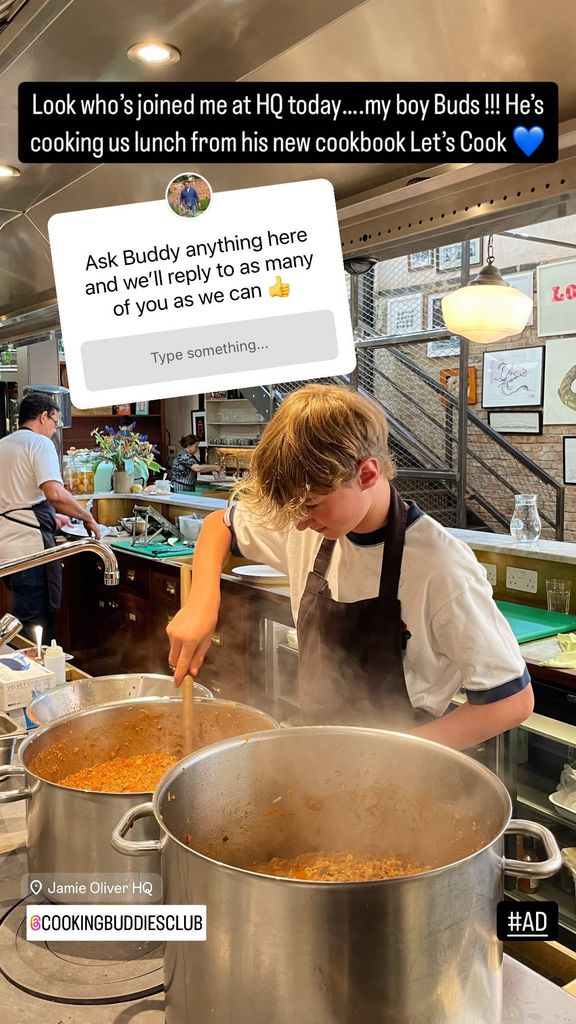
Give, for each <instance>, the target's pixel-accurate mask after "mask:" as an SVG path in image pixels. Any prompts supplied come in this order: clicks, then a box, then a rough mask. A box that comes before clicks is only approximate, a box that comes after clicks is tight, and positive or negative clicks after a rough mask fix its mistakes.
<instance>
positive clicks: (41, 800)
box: [0, 698, 278, 903]
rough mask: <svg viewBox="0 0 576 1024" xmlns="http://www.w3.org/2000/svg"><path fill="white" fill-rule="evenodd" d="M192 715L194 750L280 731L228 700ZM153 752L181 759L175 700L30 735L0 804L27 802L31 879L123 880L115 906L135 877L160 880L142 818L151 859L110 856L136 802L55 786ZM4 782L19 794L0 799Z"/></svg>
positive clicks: (111, 711) (153, 835) (202, 703)
mask: <svg viewBox="0 0 576 1024" xmlns="http://www.w3.org/2000/svg"><path fill="white" fill-rule="evenodd" d="M194 710H195V729H196V732H195V745H196V747H199V746H201V745H202V744H205V743H214V742H218V741H219V740H220V739H222V738H224V737H226V736H234V735H245V734H247V733H250V732H254V731H255V730H260V729H270V728H278V726H277V723H276V722H274V720H273V719H272V718H270V717H269V716H268V715H265V714H264V713H263V712H262V711H257V710H256V708H250V707H247V706H246V705H244V704H235V703H234V702H233V701H224V700H198V701H196V702H195V708H194ZM157 752H167V753H174V754H175V755H176V756H180V755H181V753H182V701H181V700H177V699H175V698H167V699H165V700H158V699H153V700H147V699H146V698H143V699H140V700H134V701H131V702H129V703H124V704H112V705H109V706H107V707H102V708H92V709H89V710H87V711H82V712H79V713H77V714H75V715H70V716H69V717H68V718H65V719H59V720H58V721H56V722H51V723H50V724H49V725H46V726H44V728H42V729H35V730H34V731H33V732H32V733H31V735H30V736H29V737H28V738H27V739H25V740H24V742H23V743H22V746H21V748H20V751H19V758H20V763H19V764H12V765H7V766H6V767H5V768H3V769H2V771H1V772H0V805H1V804H2V803H12V802H15V801H25V802H26V827H27V832H28V870H29V872H31V873H32V874H33V876H36V874H37V873H38V872H41V873H43V874H44V875H45V876H51V877H52V878H53V879H56V880H58V879H61V878H62V876H63V875H66V874H67V873H70V874H72V875H78V874H82V875H84V876H86V875H87V874H89V875H90V876H96V877H98V876H101V875H104V874H106V873H110V874H114V873H121V876H122V880H123V881H126V882H127V883H128V887H129V893H128V895H127V896H126V898H125V899H124V898H123V897H122V896H114V902H115V903H118V902H130V901H131V900H133V898H134V897H133V895H131V893H132V885H131V882H133V881H134V882H137V881H139V880H140V872H141V871H144V872H152V873H155V874H158V872H159V870H160V865H159V860H158V850H157V847H156V846H155V845H154V846H151V845H150V844H151V842H152V840H156V839H157V838H158V835H159V831H158V827H157V825H156V824H155V822H152V821H150V819H147V820H146V821H145V822H143V823H142V825H137V826H136V828H135V838H136V839H139V840H142V841H143V842H144V846H145V847H147V848H149V849H150V856H148V857H144V858H143V859H141V860H137V859H136V858H129V859H126V857H124V856H121V855H120V854H118V853H116V852H115V851H114V849H113V848H112V846H111V845H110V835H111V833H112V830H113V828H114V826H115V825H116V823H117V821H118V820H119V818H120V817H121V816H122V815H123V814H125V812H126V811H127V810H128V809H129V808H131V807H132V806H133V805H134V803H135V801H137V800H138V795H136V794H132V795H130V794H127V793H94V792H88V791H82V790H75V789H69V788H67V787H66V786H62V785H60V783H59V780H60V779H62V778H65V777H66V776H67V775H69V774H72V773H73V772H77V771H80V769H83V768H90V767H92V766H93V765H95V764H99V763H101V762H104V761H107V760H110V759H111V758H115V757H132V756H134V755H137V754H143V753H157ZM3 778H9V779H13V778H18V779H19V781H20V782H21V785H20V788H19V789H17V790H14V791H7V792H3V791H2V788H3V787H2V783H1V779H3ZM140 797H141V795H140ZM63 837H65V839H66V842H64V841H63ZM141 852H142V851H141ZM46 881H47V882H48V878H46ZM63 899H64V900H65V902H66V903H73V902H77V903H78V902H80V903H86V902H91V901H94V902H99V901H100V900H101V899H102V897H101V896H94V897H91V896H89V895H87V894H84V895H80V894H79V895H78V896H77V897H75V896H74V895H73V894H70V893H68V894H66V896H65V897H63Z"/></svg>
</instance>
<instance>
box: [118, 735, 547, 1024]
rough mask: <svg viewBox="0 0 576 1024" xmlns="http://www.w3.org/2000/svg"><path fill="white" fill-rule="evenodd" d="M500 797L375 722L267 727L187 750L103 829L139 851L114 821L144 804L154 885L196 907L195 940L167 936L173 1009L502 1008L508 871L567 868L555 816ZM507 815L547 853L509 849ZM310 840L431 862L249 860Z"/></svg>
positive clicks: (456, 764) (246, 1021) (473, 771)
mask: <svg viewBox="0 0 576 1024" xmlns="http://www.w3.org/2000/svg"><path fill="white" fill-rule="evenodd" d="M510 813H511V803H510V798H509V796H508V793H507V791H506V789H505V787H504V786H503V784H502V783H501V782H500V780H499V779H498V778H496V776H495V775H493V774H492V773H491V772H489V771H488V770H487V769H486V768H484V767H483V766H482V765H480V764H478V763H476V762H475V761H473V760H472V759H471V758H469V757H467V756H466V755H464V754H460V753H457V752H455V751H452V750H448V749H446V748H445V747H441V746H439V745H438V744H435V743H431V742H429V741H426V740H423V739H419V738H417V737H414V736H404V735H398V734H395V733H388V732H381V731H376V730H370V729H346V728H338V727H325V728H307V729H288V730H285V731H283V730H281V731H279V732H277V733H263V734H262V733H261V734H259V735H255V736H252V737H248V740H247V741H241V740H229V741H227V742H225V743H220V744H218V745H217V746H212V747H211V748H210V749H208V750H204V751H200V752H198V753H196V754H194V755H192V756H191V757H189V758H186V759H185V760H183V761H181V762H180V764H178V765H177V766H176V767H175V768H174V769H173V770H172V771H171V772H169V773H168V774H167V775H166V776H165V777H164V779H163V780H162V782H161V784H160V785H159V786H158V788H157V790H156V792H155V794H154V800H153V802H152V803H151V804H144V805H140V806H139V807H137V808H135V809H133V810H132V811H131V812H129V813H128V814H127V815H125V817H124V819H123V820H122V821H121V822H120V823H119V825H118V828H117V829H116V832H115V834H114V836H113V844H114V846H115V848H116V849H117V850H119V851H124V852H126V853H127V854H128V855H129V856H134V855H135V854H137V853H138V852H139V848H138V845H137V844H135V843H132V842H130V841H129V840H127V839H126V838H125V836H126V834H127V832H128V830H129V828H130V826H131V824H132V822H133V821H134V820H135V819H137V818H141V816H142V815H145V814H153V815H154V817H155V819H156V821H157V822H158V824H159V826H160V828H161V830H162V832H163V838H162V839H161V840H160V842H159V843H157V844H156V848H160V846H162V875H163V882H164V902H165V903H168V904H178V903H179V904H206V906H207V934H208V938H207V940H206V942H194V943H178V942H168V943H167V944H166V948H165V985H166V1021H167V1024H196V1022H197V1021H210V1022H211V1024H231V1022H234V1024H269V1022H270V1021H274V1024H293V1022H294V1021H302V1022H303V1024H308V1022H310V1021H314V1022H315V1024H351V1022H355V1021H358V1024H496V1022H497V1021H500V1019H501V961H502V947H501V944H500V942H498V940H497V938H496V905H497V903H498V901H499V900H500V899H502V896H503V874H504V872H507V873H509V874H515V875H531V876H537V877H546V876H548V875H550V874H553V873H554V872H555V871H557V870H558V868H559V867H560V854H559V851H558V847H557V846H556V843H555V841H554V838H553V837H552V835H551V833H550V832H548V831H547V830H546V829H544V828H542V827H541V826H538V825H536V824H534V823H532V822H520V821H515V822H511V821H510ZM511 832H512V833H522V834H525V835H531V836H537V837H538V838H539V839H541V840H542V841H543V842H544V844H545V848H546V853H547V857H548V859H547V860H546V861H545V862H543V863H540V864H526V863H525V862H523V861H514V860H506V859H505V858H504V834H505V833H511ZM186 833H190V836H191V837H192V838H191V839H189V842H190V843H191V845H192V848H189V846H188V845H186V844H185V842H184V841H183V840H184V836H185V834H186ZM151 845H152V844H147V845H146V844H145V845H144V847H143V851H145V850H149V849H150V848H151ZM308 850H323V851H342V850H348V851H356V852H360V853H369V854H372V855H380V856H390V855H391V854H395V855H397V856H400V857H401V858H406V859H407V860H410V861H412V862H419V863H420V864H424V865H427V866H428V865H429V868H428V869H427V870H426V871H424V872H423V873H422V874H419V875H415V876H413V877H408V878H401V879H393V880H389V881H381V882H360V883H347V884H343V883H330V882H304V881H294V880H290V879H283V878H274V877H269V876H263V875H259V874H256V873H254V872H251V871H250V865H252V864H254V863H255V862H257V861H266V860H268V859H269V858H270V857H272V856H275V855H279V856H291V855H294V854H296V853H298V852H305V851H308ZM147 855H148V854H147ZM232 864H233V865H240V866H230V865H232Z"/></svg>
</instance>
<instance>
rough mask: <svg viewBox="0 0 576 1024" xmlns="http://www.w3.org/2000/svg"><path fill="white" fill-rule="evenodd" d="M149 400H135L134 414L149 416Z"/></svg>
mask: <svg viewBox="0 0 576 1024" xmlns="http://www.w3.org/2000/svg"><path fill="white" fill-rule="evenodd" d="M149 414H150V402H136V409H135V411H134V415H135V416H149Z"/></svg>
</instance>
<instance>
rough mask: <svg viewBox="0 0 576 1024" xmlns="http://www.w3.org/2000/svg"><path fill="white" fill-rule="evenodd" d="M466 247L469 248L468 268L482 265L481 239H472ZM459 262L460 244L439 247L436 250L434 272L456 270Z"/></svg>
mask: <svg viewBox="0 0 576 1024" xmlns="http://www.w3.org/2000/svg"><path fill="white" fill-rule="evenodd" d="M468 245H469V246H470V266H471V267H476V266H478V265H479V264H480V263H482V239H481V238H473V239H472V241H471V242H469V243H468ZM461 262H462V242H454V243H453V244H452V245H441V246H439V248H438V249H436V270H438V271H439V272H440V273H441V272H442V271H444V270H456V269H457V268H458V267H459V266H460V263H461Z"/></svg>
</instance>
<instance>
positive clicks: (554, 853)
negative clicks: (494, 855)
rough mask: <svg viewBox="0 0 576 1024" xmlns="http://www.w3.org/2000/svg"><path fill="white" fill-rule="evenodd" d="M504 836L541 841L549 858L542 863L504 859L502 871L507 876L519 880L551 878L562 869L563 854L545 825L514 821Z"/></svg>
mask: <svg viewBox="0 0 576 1024" xmlns="http://www.w3.org/2000/svg"><path fill="white" fill-rule="evenodd" d="M504 834H505V835H507V836H510V835H521V836H530V838H531V839H541V840H542V842H543V843H544V849H545V851H546V857H547V859H546V860H540V861H526V860H508V858H507V857H504V860H503V862H502V870H503V872H504V874H505V875H515V876H516V877H517V878H550V876H551V875H555V874H556V872H557V871H559V870H560V868H561V867H562V854H561V853H560V848H559V846H558V843H557V842H556V840H555V838H554V836H553V835H552V833H551V831H550V829H547V828H544V825H539V824H538V822H536V821H525V820H523V819H519V818H517V819H512V821H511V822H510V824H509V825H508V828H507V829H506V831H505V833H504Z"/></svg>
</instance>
